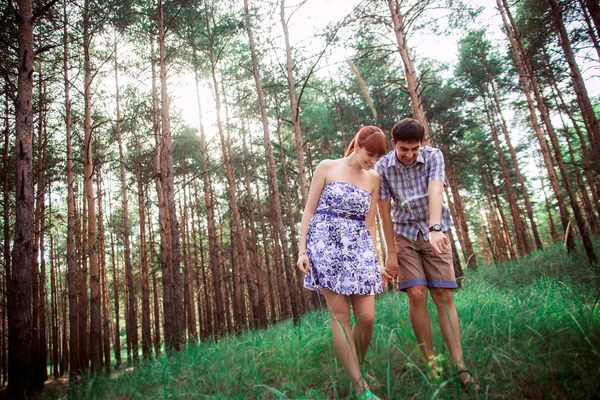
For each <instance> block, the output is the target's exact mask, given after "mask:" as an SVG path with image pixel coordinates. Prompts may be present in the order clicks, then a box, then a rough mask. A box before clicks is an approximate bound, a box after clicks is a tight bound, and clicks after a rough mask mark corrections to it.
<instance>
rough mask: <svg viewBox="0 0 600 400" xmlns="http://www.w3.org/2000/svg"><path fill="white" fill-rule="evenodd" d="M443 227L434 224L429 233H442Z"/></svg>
mask: <svg viewBox="0 0 600 400" xmlns="http://www.w3.org/2000/svg"><path fill="white" fill-rule="evenodd" d="M441 231H442V226H441V225H440V224H433V225H431V226H430V227H429V232H441Z"/></svg>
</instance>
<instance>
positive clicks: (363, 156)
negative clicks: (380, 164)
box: [354, 146, 383, 169]
mask: <svg viewBox="0 0 600 400" xmlns="http://www.w3.org/2000/svg"><path fill="white" fill-rule="evenodd" d="M354 151H355V152H356V155H357V156H358V162H359V163H360V166H361V167H362V168H363V169H371V168H373V166H374V165H375V164H376V163H377V161H379V159H380V158H381V157H383V155H382V154H375V153H370V152H368V151H367V150H366V149H365V148H364V147H360V146H357V148H356V149H355V150H354Z"/></svg>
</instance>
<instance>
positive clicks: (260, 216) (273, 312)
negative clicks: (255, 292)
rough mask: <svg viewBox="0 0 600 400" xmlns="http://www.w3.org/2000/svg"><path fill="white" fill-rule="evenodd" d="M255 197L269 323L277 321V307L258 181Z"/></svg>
mask: <svg viewBox="0 0 600 400" xmlns="http://www.w3.org/2000/svg"><path fill="white" fill-rule="evenodd" d="M256 198H257V202H256V208H257V210H258V219H259V221H260V229H261V236H262V245H263V253H264V256H265V268H266V271H267V290H268V293H269V306H270V307H269V308H270V315H271V318H270V321H271V324H274V323H275V322H277V320H278V318H277V308H276V306H275V290H274V288H273V279H272V276H271V275H272V274H271V271H272V267H271V257H269V254H270V253H271V252H269V250H268V247H267V237H268V235H267V228H266V226H265V216H264V214H263V211H262V205H261V200H260V192H259V190H258V183H256Z"/></svg>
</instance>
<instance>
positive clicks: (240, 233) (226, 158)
mask: <svg viewBox="0 0 600 400" xmlns="http://www.w3.org/2000/svg"><path fill="white" fill-rule="evenodd" d="M207 30H208V32H209V33H208V36H209V52H210V60H211V73H212V79H213V90H214V94H215V102H216V109H217V130H218V132H219V137H220V138H221V152H222V154H223V162H224V164H225V175H226V177H227V183H228V194H229V201H230V204H229V206H230V207H231V212H232V214H233V234H234V237H235V238H236V240H235V245H236V248H237V252H238V255H239V258H240V260H239V261H240V266H239V268H240V269H241V270H243V271H244V273H245V274H246V275H248V283H249V287H248V291H249V292H250V298H251V300H252V306H253V308H255V309H258V295H257V293H256V284H255V282H254V278H253V277H252V271H251V269H250V259H249V257H248V251H247V249H246V242H245V239H244V229H243V226H242V220H241V216H240V212H239V207H238V204H237V193H236V192H237V185H236V181H235V176H234V171H233V165H232V163H231V149H230V145H229V141H228V140H227V139H226V138H225V134H224V130H223V126H222V122H221V114H220V108H221V94H220V90H219V83H218V81H217V70H216V69H217V65H216V59H215V54H214V47H213V38H212V34H211V33H210V24H209V23H208V22H207ZM236 268H238V267H237V266H236Z"/></svg>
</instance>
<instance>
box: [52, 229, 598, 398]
mask: <svg viewBox="0 0 600 400" xmlns="http://www.w3.org/2000/svg"><path fill="white" fill-rule="evenodd" d="M599 244H600V243H599V242H598V241H595V245H596V246H595V247H596V250H597V251H600V245H599ZM599 287H600V273H599V267H597V266H591V265H590V264H589V263H587V261H586V259H585V255H584V254H583V253H582V252H581V251H580V249H579V248H578V249H577V250H576V253H575V254H574V255H572V256H568V255H567V254H566V253H565V251H564V248H563V247H562V246H561V245H560V244H556V245H554V246H552V247H549V248H548V249H546V250H544V251H538V252H535V253H533V254H531V255H530V256H528V257H526V258H523V259H521V260H519V261H518V262H507V263H503V264H498V265H492V266H489V265H485V266H484V265H482V266H480V268H479V269H478V270H477V271H467V274H466V278H465V280H464V282H463V288H462V289H461V290H459V291H457V292H456V293H455V302H456V305H457V308H458V310H459V315H460V318H461V327H462V339H463V346H464V349H465V355H466V362H467V365H468V366H469V368H470V370H471V372H472V373H473V374H474V375H475V376H476V377H477V380H478V381H479V384H480V390H479V391H478V392H471V393H464V392H463V390H462V388H461V386H460V384H459V381H458V379H457V378H456V373H455V372H456V371H453V369H452V368H451V367H450V366H449V362H448V361H447V360H448V359H449V357H448V354H447V348H446V346H445V345H444V342H443V339H442V336H441V334H440V331H439V327H438V326H437V317H436V313H435V308H434V307H433V304H432V302H431V301H430V302H429V306H430V315H431V316H432V322H433V332H434V341H435V343H434V345H435V348H436V350H437V351H439V352H440V355H439V357H438V359H439V360H440V361H441V365H442V368H443V370H442V375H441V378H438V379H430V378H429V375H428V374H427V369H428V367H427V366H426V365H424V364H423V362H422V361H421V360H420V358H419V356H418V353H417V352H416V350H415V340H414V336H413V334H412V329H411V327H410V322H409V319H408V311H407V299H406V296H405V294H403V293H399V292H391V293H385V294H383V295H381V296H379V297H378V299H377V302H376V322H375V333H374V336H373V341H372V344H371V348H370V349H369V354H368V355H367V360H366V362H365V363H364V366H363V368H364V372H365V373H367V374H368V376H369V377H370V379H371V380H372V386H373V388H374V392H375V393H376V394H377V395H378V396H380V397H381V398H385V399H426V398H430V399H434V398H439V399H469V398H471V399H475V398H481V399H484V398H485V399H567V398H568V399H600V379H598V378H599V377H600V311H599V309H600V304H598V300H599V297H598V296H599V294H600V291H599V289H598V288H599ZM44 398H51V399H55V398H76V399H105V398H106V399H108V398H110V399H159V398H163V399H238V398H240V399H241V398H244V399H262V398H280V399H286V398H289V399H298V398H307V399H308V398H310V399H322V398H327V399H343V398H348V399H353V398H356V394H355V393H354V392H353V390H352V389H351V383H350V379H349V378H348V376H347V375H346V373H345V371H344V368H343V366H342V365H341V363H340V362H339V361H338V359H337V358H336V356H335V352H334V350H333V346H332V342H331V333H330V325H329V317H328V314H327V312H326V311H323V310H321V311H316V312H311V313H308V314H306V315H304V316H303V317H302V319H301V323H300V324H299V325H298V326H294V325H293V324H292V323H291V321H288V322H284V323H281V324H278V325H276V326H273V327H271V328H269V329H266V330H260V331H249V332H244V333H242V334H240V335H238V336H232V337H228V338H223V339H221V340H219V341H218V342H213V341H209V342H204V343H202V344H199V345H190V346H188V348H187V349H186V350H185V351H182V352H180V353H178V354H175V355H174V356H172V357H164V356H163V357H160V358H158V359H155V360H153V361H151V362H148V363H145V364H143V365H141V366H140V367H139V368H136V369H135V370H134V371H133V372H130V373H123V374H119V375H114V376H112V377H109V376H98V377H86V378H84V379H83V381H82V383H81V384H80V385H76V386H75V387H72V388H70V389H69V390H67V391H60V390H58V391H48V392H47V393H46V394H45V396H44Z"/></svg>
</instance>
